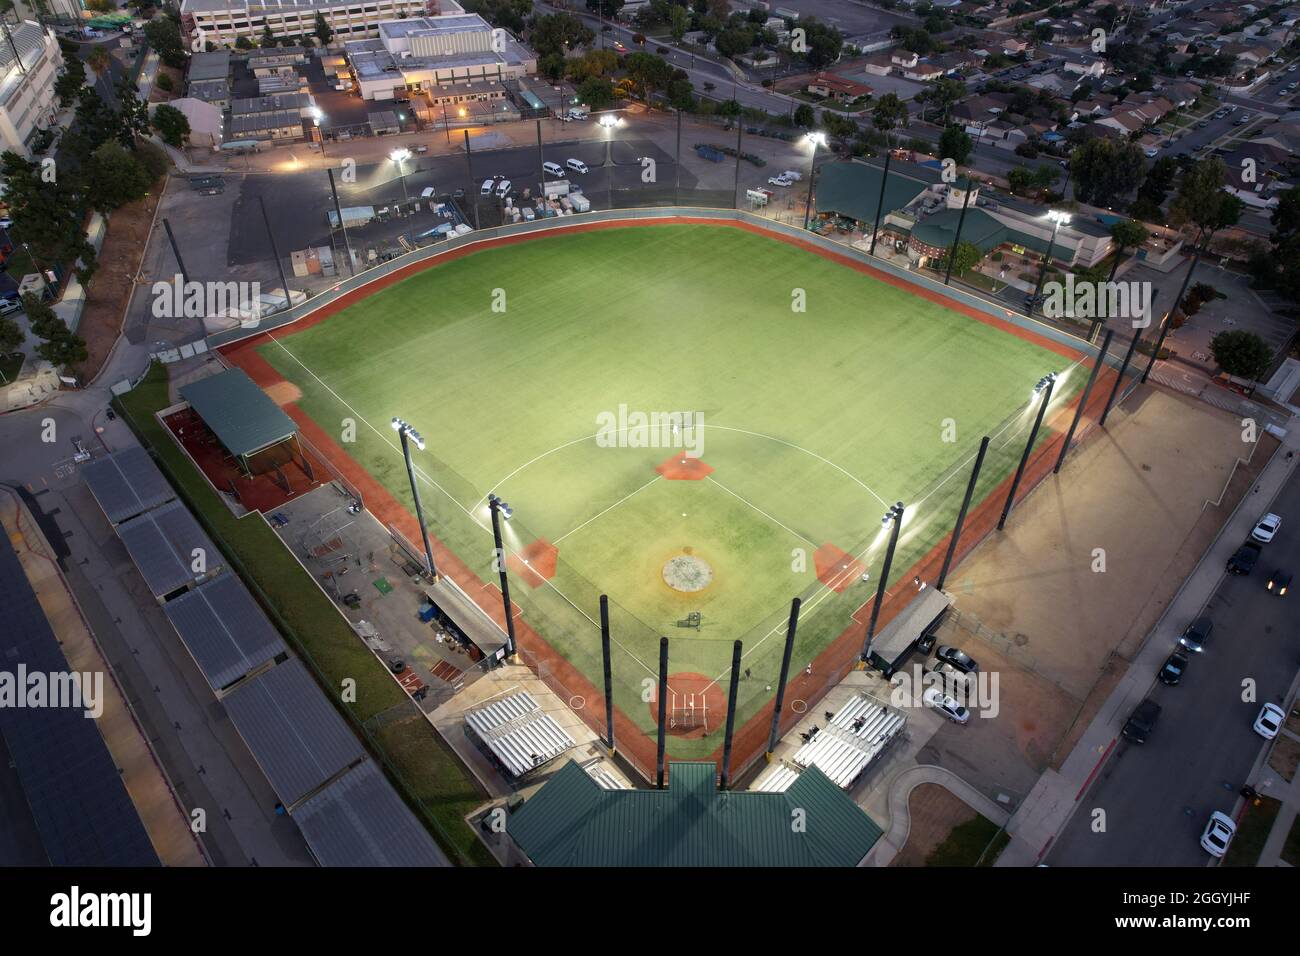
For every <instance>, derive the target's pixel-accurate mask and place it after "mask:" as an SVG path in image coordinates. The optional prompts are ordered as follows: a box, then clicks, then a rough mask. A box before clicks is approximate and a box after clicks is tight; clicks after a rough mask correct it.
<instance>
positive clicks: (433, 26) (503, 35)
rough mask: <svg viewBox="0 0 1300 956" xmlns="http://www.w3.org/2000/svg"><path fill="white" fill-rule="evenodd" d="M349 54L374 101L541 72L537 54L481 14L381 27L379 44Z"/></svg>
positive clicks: (362, 44) (359, 44)
mask: <svg viewBox="0 0 1300 956" xmlns="http://www.w3.org/2000/svg"><path fill="white" fill-rule="evenodd" d="M344 50H345V52H346V53H347V57H348V61H349V62H350V63H351V64H352V74H353V76H354V77H355V78H356V83H357V87H358V88H359V90H360V92H361V95H362V97H364V98H365V99H368V100H388V99H405V98H407V97H408V95H409V94H410V93H412V92H415V93H418V92H422V91H424V90H426V89H430V88H432V87H436V86H441V85H443V84H448V83H463V82H466V81H470V80H488V79H495V80H505V79H512V78H517V77H521V76H525V75H527V74H529V73H535V72H537V54H535V53H534V52H533V51H532V50H530V49H529V48H528V47H526V46H524V45H523V44H522V43H520V42H519V41H518V40H516V39H515V38H514V37H512V36H511V35H510V34H509V33H507V32H506V31H505V30H500V29H497V28H494V27H493V26H492V25H491V24H489V23H488V22H487V21H486V20H484V19H483V18H482V17H480V16H478V15H477V14H457V15H444V16H436V17H415V18H413V19H409V20H394V21H392V22H389V23H383V24H381V25H380V27H379V36H378V38H377V39H374V40H352V41H350V42H348V43H347V44H345V45H344Z"/></svg>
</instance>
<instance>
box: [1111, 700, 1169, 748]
mask: <svg viewBox="0 0 1300 956" xmlns="http://www.w3.org/2000/svg"><path fill="white" fill-rule="evenodd" d="M1159 716H1160V705H1159V704H1157V703H1156V702H1155V701H1154V700H1144V701H1142V703H1140V704H1138V705H1137V707H1135V708H1134V710H1133V713H1132V714H1131V715H1130V716H1129V719H1128V723H1126V724H1125V725H1124V729H1123V730H1121V731H1120V735H1121V736H1122V737H1123V738H1124V739H1125V740H1128V741H1131V742H1132V743H1135V744H1144V743H1146V742H1147V738H1148V737H1149V736H1151V731H1153V730H1155V727H1156V719H1157V718H1158V717H1159Z"/></svg>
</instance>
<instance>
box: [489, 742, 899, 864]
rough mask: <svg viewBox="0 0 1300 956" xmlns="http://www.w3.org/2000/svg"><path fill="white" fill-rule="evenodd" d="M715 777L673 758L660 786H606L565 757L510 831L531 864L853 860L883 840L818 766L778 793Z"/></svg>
mask: <svg viewBox="0 0 1300 956" xmlns="http://www.w3.org/2000/svg"><path fill="white" fill-rule="evenodd" d="M716 775H717V765H716V764H714V763H712V762H709V763H686V762H682V763H673V764H671V765H670V772H669V777H668V788H667V789H666V790H604V789H602V788H601V787H600V785H599V784H597V783H596V781H595V780H593V779H592V778H591V777H590V776H589V775H588V774H587V773H586V771H584V770H583V769H582V767H581V766H579V765H578V764H577V763H573V762H569V763H568V764H566V765H565V766H564V767H563V768H562V769H561V770H559V771H558V772H557V773H556V774H555V776H553V777H552V778H551V779H550V780H549V781H548V782H547V783H546V785H545V786H544V787H542V788H541V789H540V790H539V791H538V792H537V793H536V794H534V795H533V796H532V797H530V798H529V799H528V801H527V802H526V803H524V805H523V806H522V807H521V808H520V809H519V810H517V811H515V813H514V814H513V815H512V816H511V817H510V820H509V823H508V824H507V830H508V831H509V833H510V836H511V837H512V838H513V839H514V841H515V842H516V843H517V844H518V845H519V846H520V848H521V849H522V850H523V851H524V852H525V853H527V854H528V857H529V859H531V860H532V861H533V863H534V864H536V865H537V866H591V867H597V866H599V867H611V866H645V867H650V866H654V867H664V866H675V867H691V866H694V867H704V866H711V867H712V866H750V867H755V866H782V867H792V866H819V867H825V866H856V865H857V864H858V863H859V862H861V860H862V858H863V857H864V856H866V855H867V851H868V850H870V849H871V848H872V846H874V845H875V843H876V841H877V840H878V839H880V836H881V832H882V831H881V829H880V827H879V826H877V824H876V823H875V821H874V820H872V819H871V818H870V817H868V816H867V815H866V814H865V813H863V812H862V809H861V808H860V807H858V805H857V804H856V803H854V802H853V800H852V799H851V798H850V797H849V795H848V794H847V793H845V792H844V791H843V790H841V789H840V788H839V787H837V786H835V784H833V783H831V781H830V780H829V779H828V778H827V777H826V775H825V774H823V773H822V772H821V771H820V770H818V769H816V768H815V767H810V768H809V769H807V770H805V771H804V772H803V773H801V774H800V775H799V776H798V778H796V780H795V782H794V783H793V784H792V785H791V786H790V789H788V790H786V791H785V792H784V793H762V792H759V791H753V790H745V791H720V790H718V787H717V783H716ZM795 820H802V821H803V823H804V826H803V827H802V828H799V827H795V826H792V821H795Z"/></svg>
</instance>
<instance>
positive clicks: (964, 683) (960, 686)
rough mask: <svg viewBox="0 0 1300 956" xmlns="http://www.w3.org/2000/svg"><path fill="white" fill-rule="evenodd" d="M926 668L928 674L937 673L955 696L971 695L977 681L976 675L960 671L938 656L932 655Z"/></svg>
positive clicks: (945, 687)
mask: <svg viewBox="0 0 1300 956" xmlns="http://www.w3.org/2000/svg"><path fill="white" fill-rule="evenodd" d="M924 670H925V672H926V673H928V674H935V675H937V676H938V677H939V678H941V679H942V680H943V686H944V689H945V690H947V691H951V692H952V693H953V696H959V697H963V698H969V697H970V693H971V688H972V685H973V684H974V683H975V675H973V674H967V673H966V672H965V671H959V670H957V668H955V667H953V666H952V665H951V664H949V663H948V662H947V661H941V660H939V659H938V658H937V657H931V658H930V659H929V660H928V661H926V662H925V667H924Z"/></svg>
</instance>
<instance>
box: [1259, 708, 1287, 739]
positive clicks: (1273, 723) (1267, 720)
mask: <svg viewBox="0 0 1300 956" xmlns="http://www.w3.org/2000/svg"><path fill="white" fill-rule="evenodd" d="M1284 720H1286V712H1285V711H1284V710H1282V708H1281V707H1279V706H1278V705H1277V704H1265V705H1264V706H1263V707H1261V708H1260V711H1259V716H1258V717H1256V718H1255V733H1257V734H1259V735H1260V736H1261V737H1263V738H1264V739H1265V740H1272V739H1273V738H1274V737H1276V736H1277V732H1278V731H1279V730H1281V729H1282V721H1284Z"/></svg>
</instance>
